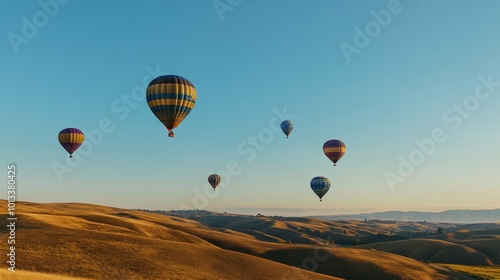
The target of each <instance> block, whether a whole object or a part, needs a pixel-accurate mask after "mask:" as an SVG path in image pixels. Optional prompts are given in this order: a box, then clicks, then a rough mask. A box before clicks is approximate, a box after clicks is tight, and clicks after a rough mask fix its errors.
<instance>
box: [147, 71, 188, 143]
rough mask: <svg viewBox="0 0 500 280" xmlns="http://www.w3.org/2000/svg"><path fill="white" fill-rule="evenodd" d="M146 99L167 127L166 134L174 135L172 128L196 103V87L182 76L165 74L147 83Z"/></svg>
mask: <svg viewBox="0 0 500 280" xmlns="http://www.w3.org/2000/svg"><path fill="white" fill-rule="evenodd" d="M146 99H147V101H148V106H149V108H150V109H151V111H153V114H154V115H155V116H156V117H157V118H158V119H159V120H160V121H161V123H163V125H164V126H165V127H166V128H167V129H168V136H169V137H174V132H173V129H174V128H176V127H177V126H178V125H179V124H180V123H181V122H182V121H183V120H184V119H185V118H186V116H187V115H188V114H189V112H191V109H193V107H194V104H195V103H196V89H195V88H194V86H193V84H192V83H191V82H190V81H188V80H187V79H185V78H183V77H180V76H175V75H165V76H160V77H157V78H156V79H154V80H152V81H151V82H150V83H149V86H148V88H147V90H146Z"/></svg>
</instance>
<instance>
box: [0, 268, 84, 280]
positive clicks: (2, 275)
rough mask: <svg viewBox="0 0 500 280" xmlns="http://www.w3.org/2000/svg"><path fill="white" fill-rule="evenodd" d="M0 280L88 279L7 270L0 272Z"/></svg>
mask: <svg viewBox="0 0 500 280" xmlns="http://www.w3.org/2000/svg"><path fill="white" fill-rule="evenodd" d="M0 279H8V280H26V279H36V280H88V279H89V278H78V277H71V276H69V275H58V274H49V273H40V272H32V271H24V270H17V269H16V271H15V272H12V271H8V270H7V269H2V270H0Z"/></svg>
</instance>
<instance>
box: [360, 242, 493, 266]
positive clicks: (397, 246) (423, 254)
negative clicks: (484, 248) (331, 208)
mask: <svg viewBox="0 0 500 280" xmlns="http://www.w3.org/2000/svg"><path fill="white" fill-rule="evenodd" d="M356 247H357V248H363V249H375V250H378V251H384V252H389V253H393V254H398V255H402V256H406V257H409V258H412V259H415V260H420V261H425V262H434V263H449V264H467V265H486V266H487V265H490V266H491V265H494V264H495V262H494V261H493V260H492V259H491V258H490V257H488V256H487V255H486V254H484V253H482V252H479V251H477V250H475V249H473V248H470V247H467V246H464V245H461V244H457V243H452V242H447V241H443V240H434V239H410V240H401V241H393V242H382V243H375V244H368V245H361V246H356Z"/></svg>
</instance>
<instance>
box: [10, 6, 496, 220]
mask: <svg viewBox="0 0 500 280" xmlns="http://www.w3.org/2000/svg"><path fill="white" fill-rule="evenodd" d="M60 1H61V2H64V1H62V0H60ZM41 2H42V3H52V4H51V5H49V6H48V8H46V9H45V10H44V8H43V7H41V6H40V4H37V2H35V1H32V2H29V1H28V2H26V1H23V2H17V1H4V2H3V3H2V4H1V9H0V11H1V12H0V18H1V19H2V24H1V25H0V34H2V36H3V37H2V38H3V39H2V40H0V48H1V52H0V57H1V63H0V76H1V80H0V93H1V95H2V100H3V102H2V109H1V114H2V115H1V116H2V117H1V118H0V126H1V128H2V129H1V131H0V136H1V138H0V156H1V157H0V158H1V162H2V165H3V166H4V168H5V169H6V166H7V164H9V163H12V162H13V163H16V164H17V166H18V177H17V179H18V199H19V200H28V201H37V202H87V203H97V204H105V205H111V206H117V207H125V208H149V209H178V208H186V207H187V208H203V209H209V210H216V211H231V212H237V213H256V212H262V213H263V214H275V213H277V214H284V215H287V214H289V215H309V214H330V213H352V212H371V211H383V210H431V211H438V210H444V209H452V208H453V209H454V208H462V209H479V208H498V207H500V202H499V200H498V198H499V197H500V184H499V182H500V180H499V177H498V174H499V173H498V172H499V167H500V164H499V162H498V158H500V148H499V145H498V143H500V131H499V130H500V110H498V108H500V86H498V85H499V84H498V82H495V81H499V82H500V36H499V35H498V27H499V26H500V17H498V11H499V10H500V2H498V1H493V0H490V1H480V2H479V1H472V0H470V1H439V2H434V1H408V0H401V1H400V2H399V4H398V2H397V1H396V2H395V1H387V0H383V1H328V0H322V1H314V2H310V1H290V0H286V1H285V0H282V1H263V0H262V1H260V0H259V1H248V0H243V1H240V2H238V1H231V3H233V4H237V5H235V6H234V7H231V6H224V5H231V3H230V2H228V1H227V0H221V1H214V2H212V1H181V0H178V1H129V2H120V4H119V5H117V4H116V3H114V2H113V3H111V2H106V3H103V2H102V1H77V0H73V1H67V2H68V3H65V2H64V3H65V4H62V3H60V2H55V0H54V1H47V0H43V1H41ZM54 3H58V4H57V6H56V5H54ZM214 3H215V6H217V7H218V8H219V9H221V10H219V12H218V11H217V10H216V7H215V6H214ZM221 3H222V4H221ZM224 9H226V10H224ZM381 10H384V12H380V11H381ZM372 11H374V12H373V13H372ZM388 13H389V14H391V17H390V19H388V18H387V16H386V15H387V14H388ZM374 14H375V16H374ZM376 14H378V17H380V18H379V20H381V21H382V22H381V23H382V24H381V23H375V22H374V20H376V19H375V18H374V17H377V16H376ZM384 16H385V17H384ZM31 24H33V26H30V25H31ZM382 25H384V26H382ZM33 27H35V28H36V29H37V30H36V31H34V30H33ZM357 28H359V30H362V32H364V33H365V32H367V31H366V28H368V32H369V33H370V32H371V33H370V34H371V35H359V32H358V31H357V30H358V29H357ZM370 28H371V29H370ZM377 28H378V29H377ZM363 36H372V37H367V38H369V41H367V40H366V38H362V37H363ZM362 39H365V41H363V40H362ZM346 45H349V46H350V47H349V48H350V50H351V51H352V50H354V48H356V49H355V51H354V52H351V53H350V54H348V55H347V56H346V55H345V46H346ZM341 46H344V51H343V48H342V47H341ZM148 67H149V69H152V70H147V69H148ZM150 72H153V73H152V74H150ZM154 72H156V73H159V74H162V73H170V74H177V75H180V76H183V77H186V78H187V79H189V80H190V81H191V82H192V83H193V84H194V85H195V86H196V88H197V93H198V100H197V103H196V105H195V107H194V109H193V111H192V112H191V114H190V115H189V116H188V117H187V118H186V119H185V120H184V122H183V123H182V124H181V125H180V126H179V127H178V128H177V129H176V130H175V132H176V136H175V138H168V137H167V131H166V130H165V128H164V127H163V125H162V124H161V123H160V122H159V121H158V120H157V119H156V118H155V117H154V115H153V114H152V113H151V111H150V110H149V108H148V106H147V104H146V101H145V100H144V92H143V93H142V96H141V95H140V94H138V97H137V98H138V99H141V100H140V101H139V102H136V101H134V99H133V98H132V97H131V96H132V94H133V90H134V89H135V90H138V91H137V92H139V93H140V88H143V80H145V81H146V83H149V81H150V80H151V79H152V78H153V76H152V75H155V73H154ZM490 75H491V77H489V76H490ZM478 77H483V79H485V80H488V79H491V80H493V81H494V82H493V83H490V85H489V89H490V90H491V92H490V91H488V87H485V86H484V85H482V83H481V82H480V81H479V79H478ZM495 83H496V84H495ZM483 84H484V82H483ZM477 87H480V89H479V94H481V95H480V97H482V99H481V100H480V99H478V97H475V96H474V93H475V90H476V88H477ZM122 98H132V99H131V101H128V102H129V103H126V102H127V101H126V100H125V99H123V100H122ZM464 101H465V102H466V103H467V102H468V103H467V104H466V105H467V106H468V107H467V108H469V109H470V110H468V109H467V108H465V109H463V110H465V111H464V112H463V113H462V115H460V113H459V112H458V111H456V110H457V109H456V108H454V104H463V103H464ZM284 107H286V111H287V112H288V113H289V114H291V115H294V117H293V118H292V121H293V122H294V124H295V130H294V131H293V133H292V134H291V135H290V138H289V139H286V138H285V136H284V135H283V134H282V133H281V132H273V133H272V134H271V135H268V134H266V133H267V132H269V131H270V130H269V129H270V121H273V120H274V119H273V118H274V117H275V116H276V115H275V113H274V112H273V110H275V109H276V110H278V111H282V110H283V108H284ZM125 110H127V112H128V113H125ZM106 119H107V120H109V121H110V122H111V123H112V127H113V131H111V132H109V133H104V134H103V138H102V140H101V141H97V142H99V143H97V142H96V143H97V145H93V144H92V143H91V142H90V140H89V139H90V137H91V135H90V134H92V133H91V131H92V130H95V129H98V128H99V123H100V122H101V121H102V120H106ZM279 121H281V119H280V120H279ZM66 127H76V128H80V129H82V130H84V131H86V132H87V133H86V134H87V139H86V144H87V147H86V148H87V153H86V155H85V156H83V155H81V156H80V159H81V160H80V161H78V159H74V160H73V164H74V165H73V167H71V166H68V161H67V153H66V152H65V151H64V150H63V148H62V147H61V146H60V145H59V143H58V141H57V134H58V132H59V131H60V130H61V129H63V128H66ZM435 129H440V130H441V132H442V134H444V135H445V136H442V137H441V138H443V137H445V138H446V139H445V140H444V142H442V143H437V144H436V147H435V149H434V151H433V152H431V153H429V155H424V158H423V159H418V160H421V162H420V163H419V166H416V167H414V168H415V170H414V172H413V174H411V175H409V176H406V175H408V174H401V173H399V172H398V167H399V166H400V165H401V160H400V159H399V157H400V156H402V157H403V158H406V159H408V158H409V157H410V155H411V154H412V153H413V155H414V156H415V155H417V156H418V153H421V154H420V155H422V154H423V152H416V153H415V152H414V151H416V150H418V146H417V145H416V144H415V142H414V141H415V140H416V139H419V140H422V139H424V138H430V137H431V136H432V133H433V130H435ZM259 133H260V136H261V137H264V138H266V137H267V138H266V139H265V140H268V141H267V143H265V144H263V143H262V142H261V140H260V139H259ZM249 137H257V139H259V140H257V141H259V146H260V145H262V147H259V148H263V150H257V149H256V148H255V147H254V146H252V144H250V143H249V142H248V141H249ZM329 139H340V140H342V141H344V143H345V144H346V146H347V152H346V154H345V156H344V158H343V159H342V160H341V161H340V162H339V164H338V166H337V167H333V164H332V163H331V162H330V161H329V160H328V159H327V158H326V157H325V156H324V155H323V153H322V145H323V143H324V142H325V141H326V140H329ZM441 140H442V139H441ZM238 147H240V149H239V148H238ZM82 149H83V146H82ZM89 149H92V150H91V151H88V150H89ZM250 150H253V151H255V157H254V158H250V157H251V154H250ZM245 151H246V152H247V153H246V154H245ZM242 152H243V153H242ZM228 162H232V163H235V162H236V163H237V164H238V171H240V172H239V173H238V174H236V175H233V176H230V178H229V179H228V178H224V177H223V180H225V182H226V183H227V181H228V180H229V183H228V184H227V185H226V186H225V187H224V188H220V190H219V191H218V193H217V195H214V196H212V195H213V191H212V192H211V193H210V192H207V193H209V194H210V195H211V196H212V197H209V198H207V199H206V200H205V202H204V200H203V199H199V198H196V195H195V193H196V192H197V191H196V190H198V191H199V192H201V193H203V192H204V189H205V188H206V187H207V181H206V180H207V176H208V175H209V174H210V173H214V172H215V173H217V172H220V171H224V170H226V165H227V164H228ZM54 165H65V166H68V167H67V168H68V169H70V170H71V171H72V172H66V173H64V174H62V175H61V176H62V180H59V179H58V176H57V175H56V172H55V171H54ZM388 172H390V173H391V174H394V175H396V176H400V177H401V179H402V180H401V181H399V182H397V183H395V184H393V185H392V186H391V184H389V183H388V181H387V178H386V177H387V174H389V173H388ZM403 173H404V172H403ZM403 175H404V176H403ZM314 176H326V177H328V178H330V180H331V181H332V187H331V189H330V191H329V193H328V194H327V195H326V196H325V197H324V198H323V202H321V203H320V202H319V200H318V198H317V197H316V196H315V195H314V193H313V192H312V191H311V189H310V187H309V182H310V180H311V178H313V177H314ZM4 178H5V176H4ZM4 185H5V184H4ZM207 190H208V189H207ZM5 196H6V191H2V197H5ZM203 196H204V197H206V195H203ZM193 198H195V200H196V201H197V203H193ZM195 204H196V205H195ZM278 208H280V209H278Z"/></svg>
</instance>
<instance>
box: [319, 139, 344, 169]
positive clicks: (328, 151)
mask: <svg viewBox="0 0 500 280" xmlns="http://www.w3.org/2000/svg"><path fill="white" fill-rule="evenodd" d="M345 150H346V146H345V144H344V142H342V141H340V140H335V139H334V140H328V141H326V142H325V144H323V153H325V156H326V157H327V158H329V159H330V160H331V161H332V162H333V165H334V166H336V165H337V161H339V160H340V159H341V158H342V156H344V154H345Z"/></svg>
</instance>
